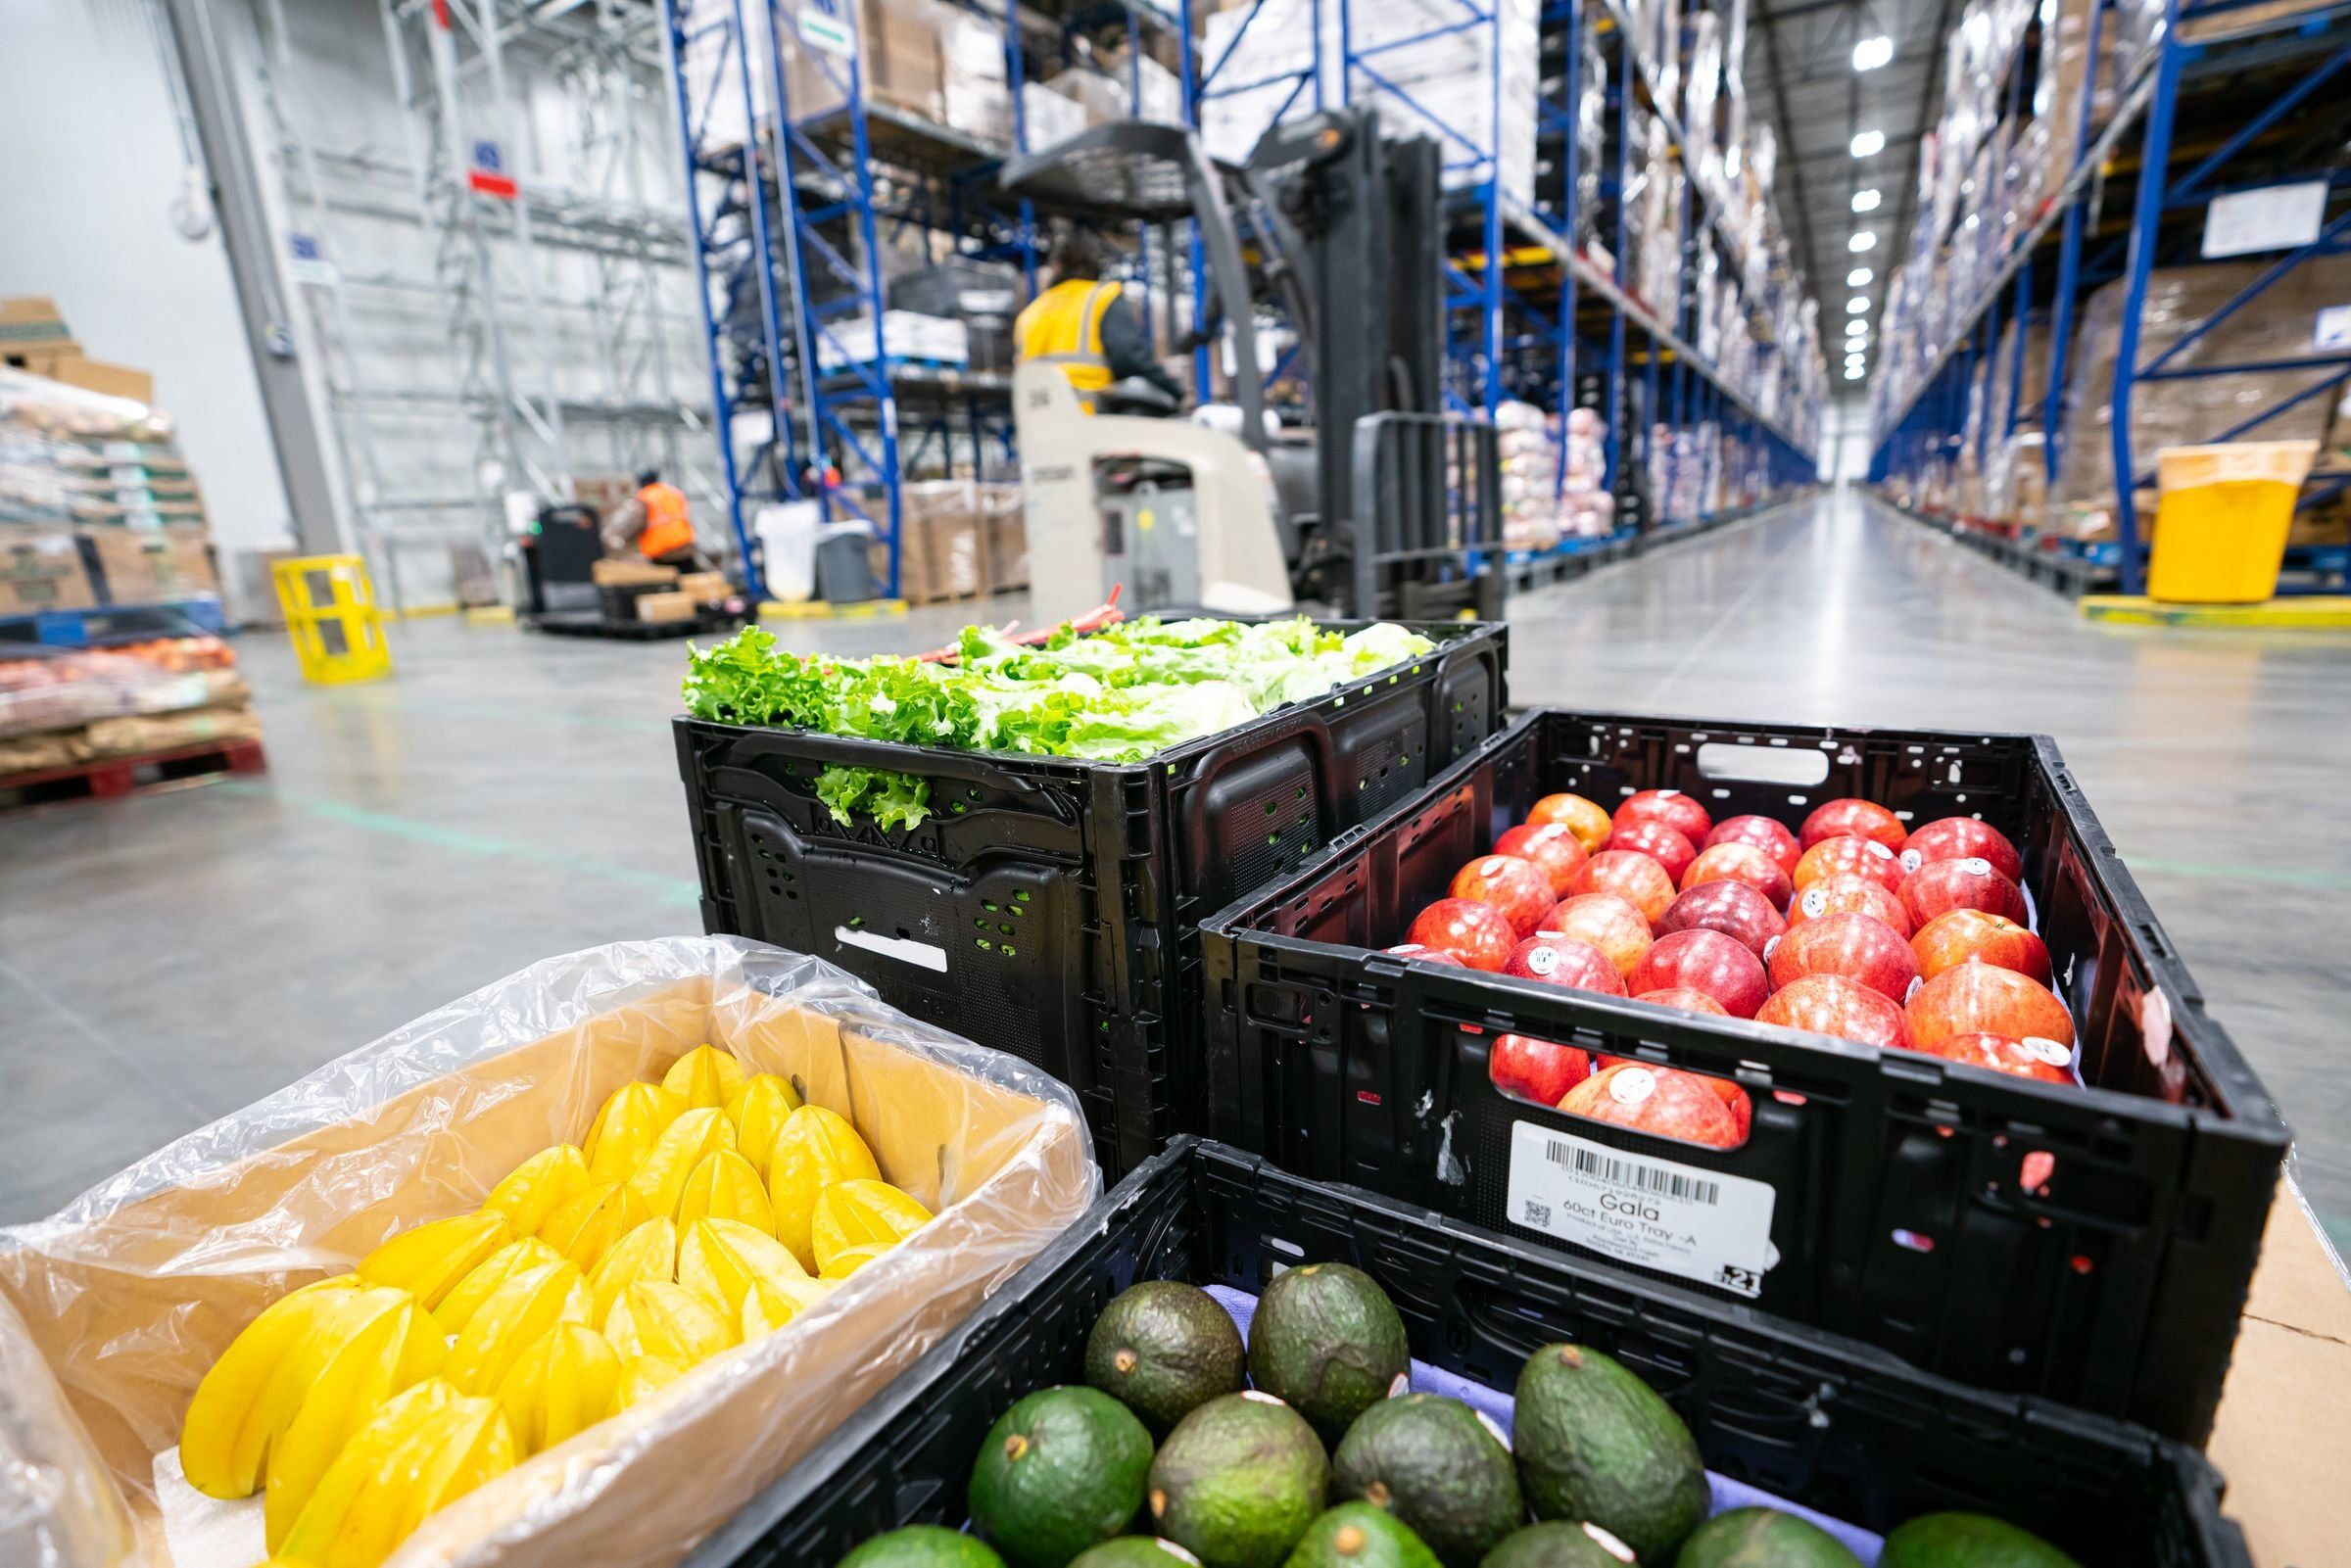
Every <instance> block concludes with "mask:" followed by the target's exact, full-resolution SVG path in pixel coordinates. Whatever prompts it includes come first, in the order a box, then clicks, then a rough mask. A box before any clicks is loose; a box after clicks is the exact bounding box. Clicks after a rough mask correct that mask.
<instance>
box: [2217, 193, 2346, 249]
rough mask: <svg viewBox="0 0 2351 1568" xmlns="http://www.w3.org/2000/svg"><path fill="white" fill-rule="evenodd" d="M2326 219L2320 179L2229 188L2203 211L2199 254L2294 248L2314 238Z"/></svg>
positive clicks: (2325, 200) (2324, 196)
mask: <svg viewBox="0 0 2351 1568" xmlns="http://www.w3.org/2000/svg"><path fill="white" fill-rule="evenodd" d="M2326 221H2327V181H2325V180H2323V179H2313V180H2303V181H2301V182H2299V183H2297V184H2293V185H2264V186H2262V187H2261V188H2260V189H2259V190H2251V191H2231V192H2230V193H2229V194H2228V195H2227V196H2216V197H2214V198H2213V199H2212V205H2211V206H2209V207H2207V208H2205V209H2204V258H2205V260H2206V261H2211V260H2213V259H2215V258H2217V257H2223V256H2251V255H2253V254H2255V253H2256V252H2260V251H2291V250H2297V249H2299V248H2301V247H2302V246H2305V245H2308V244H2310V243H2311V242H2312V241H2314V240H2316V239H2317V238H2318V237H2319V229H2320V227H2321V226H2322V225H2323V224H2324V223H2325V222H2326Z"/></svg>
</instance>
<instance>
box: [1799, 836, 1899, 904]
mask: <svg viewBox="0 0 2351 1568" xmlns="http://www.w3.org/2000/svg"><path fill="white" fill-rule="evenodd" d="M1840 873H1847V874H1850V875H1852V876H1855V877H1866V878H1868V879H1870V880H1871V881H1873V882H1876V883H1877V884H1878V885H1879V886H1880V887H1883V888H1885V889H1886V890H1887V891H1888V892H1890V893H1892V892H1898V891H1899V890H1900V888H1901V885H1902V876H1903V872H1902V863H1901V862H1900V861H1898V860H1896V859H1895V855H1894V851H1893V850H1891V849H1888V848H1887V847H1886V846H1885V845H1884V844H1881V843H1879V842H1878V841H1877V840H1876V839H1875V838H1855V837H1851V836H1849V835H1848V836H1847V837H1843V838H1823V839H1822V840H1821V841H1820V842H1819V843H1817V844H1814V845H1813V846H1812V847H1811V848H1809V849H1807V850H1805V851H1804V854H1803V858H1802V859H1800V860H1799V861H1798V862H1797V863H1796V890H1797V891H1798V892H1799V893H1800V892H1802V891H1803V890H1804V889H1805V888H1807V887H1809V886H1811V885H1812V884H1813V883H1814V882H1816V881H1819V880H1820V879H1822V878H1824V877H1835V876H1837V875H1839V874H1840Z"/></svg>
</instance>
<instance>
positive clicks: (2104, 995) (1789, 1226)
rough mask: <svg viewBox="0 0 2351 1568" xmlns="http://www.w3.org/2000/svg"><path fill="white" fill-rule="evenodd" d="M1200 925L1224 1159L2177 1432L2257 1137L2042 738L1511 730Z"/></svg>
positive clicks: (2238, 1077)
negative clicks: (1371, 824)
mask: <svg viewBox="0 0 2351 1568" xmlns="http://www.w3.org/2000/svg"><path fill="white" fill-rule="evenodd" d="M1205 931H1206V936H1205V942H1206V947H1207V954H1208V957H1207V963H1208V968H1209V976H1210V979H1209V985H1210V994H1211V995H1212V996H1214V997H1215V998H1217V1000H1218V1003H1219V1005H1220V1007H1221V1009H1222V1016H1221V1018H1220V1020H1219V1022H1218V1023H1217V1024H1216V1026H1215V1027H1214V1028H1213V1029H1212V1035H1211V1047H1210V1053H1209V1067H1208V1070H1209V1076H1210V1110H1211V1127H1212V1130H1214V1131H1215V1132H1217V1133H1218V1134H1219V1135H1220V1136H1223V1137H1224V1138H1225V1139H1226V1140H1227V1141H1229V1142H1232V1143H1235V1144H1237V1145H1239V1146H1241V1147H1244V1148H1248V1149H1251V1150H1253V1151H1255V1152H1258V1153H1262V1154H1266V1155H1269V1156H1271V1157H1272V1158H1273V1159H1274V1160H1275V1161H1276V1162H1277V1163H1279V1164H1282V1165H1284V1166H1285V1167H1286V1168H1290V1169H1294V1170H1297V1171H1299V1172H1300V1173H1301V1174H1306V1175H1313V1176H1317V1177H1320V1178H1323V1179H1329V1180H1341V1181H1352V1182H1361V1183H1363V1184H1365V1185H1367V1186H1369V1187H1372V1188H1373V1189H1375V1190H1378V1191H1382V1192H1386V1193H1388V1194H1390V1195H1392V1196H1395V1197H1399V1198H1404V1199H1407V1200H1409V1201H1412V1202H1415V1203H1422V1204H1427V1205H1429V1206H1431V1207H1432V1208H1436V1209H1439V1210H1442V1211H1444V1212H1448V1213H1450V1214H1454V1215H1457V1216H1459V1217H1460V1218H1462V1219H1463V1220H1467V1221H1470V1222H1473V1223H1475V1224H1478V1225H1482V1226H1488V1227H1492V1228H1494V1229H1498V1230H1504V1231H1507V1232H1509V1233H1510V1234H1511V1235H1513V1236H1518V1237H1522V1238H1527V1239H1532V1240H1538V1241H1541V1242H1544V1243H1546V1244H1548V1245H1551V1246H1555V1247H1559V1248H1564V1249H1569V1250H1572V1251H1576V1252H1580V1253H1583V1254H1585V1255H1587V1256H1592V1257H1597V1258H1605V1259H1610V1260H1613V1261H1614V1262H1617V1263H1619V1264H1622V1265H1624V1266H1626V1267H1629V1268H1633V1269H1636V1270H1639V1271H1641V1272H1643V1273H1645V1274H1646V1275H1648V1276H1650V1277H1652V1278H1655V1279H1660V1280H1671V1281H1675V1282H1677V1283H1683V1284H1695V1285H1698V1286H1702V1287H1703V1288H1706V1289H1708V1290H1712V1291H1714V1292H1717V1293H1719V1294H1720V1295H1722V1296H1724V1297H1726V1298H1731V1299H1736V1300H1742V1301H1749V1302H1753V1303H1755V1304H1756V1305H1758V1306H1760V1307H1765V1308H1767V1309H1769V1310H1771V1311H1775V1312H1780V1313H1784V1314H1786V1315H1789V1316H1791V1317H1794V1318H1797V1319H1799V1320H1800V1321H1803V1322H1807V1323H1811V1324H1815V1325H1817V1326H1820V1327H1824V1328H1829V1329H1833V1330H1836V1331H1838V1332H1842V1333H1849V1334H1852V1335H1855V1336H1857V1337H1859V1338H1861V1339H1865V1340H1868V1341H1871V1342H1873V1343H1876V1344H1879V1345H1883V1346H1885V1347H1886V1348H1888V1349H1890V1350H1893V1351H1895V1352H1897V1353H1899V1354H1903V1355H1905V1356H1907V1357H1909V1358H1910V1359H1911V1360H1913V1361H1915V1362H1917V1363H1918V1364H1920V1365H1922V1366H1925V1367H1927V1368H1929V1369H1931V1370H1933V1371H1937V1372H1940V1373H1943V1374H1944V1375H1947V1376H1951V1377H1956V1378H1959V1379H1962V1380H1964V1381H1966V1382H1970V1383H1974V1384H1977V1385H1980V1386H1983V1387H1988V1388H1997V1389H2007V1390H2015V1391H2021V1392H2032V1393H2039V1394H2042V1395H2046V1396H2048V1397H2050V1398H2053V1399H2059V1400H2063V1401H2065V1402H2069V1403H2073V1404H2078V1405H2081V1406H2084V1407H2087V1408H2090V1409H2095V1410H2098V1411H2101V1412H2103V1413H2107V1414H2114V1415H2121V1416H2125V1417H2128V1418H2130V1419H2133V1420H2136V1421H2139V1422H2141V1423H2143V1424H2145V1425H2148V1426H2151V1427H2153V1428H2155V1429H2156V1430H2158V1431H2162V1432H2164V1433H2166V1434H2168V1435H2171V1436H2174V1437H2180V1438H2184V1439H2187V1440H2189V1441H2201V1440H2202V1438H2203V1436H2204V1434H2205V1433H2206V1431H2207V1430H2208V1428H2209V1426H2210V1423H2211V1420H2212V1414H2213V1409H2214V1406H2215V1404H2216V1403H2217V1402H2218V1401H2219V1398H2220V1392H2221V1383H2222V1378H2223V1376H2224V1374H2225V1373H2226V1372H2227V1370H2228V1366H2229V1353H2230V1346H2231V1343H2232V1342H2233V1340H2234V1338H2235V1334H2236V1325H2237V1319H2238V1316H2239V1314H2240V1312H2241V1311H2242V1309H2243V1307H2244V1301H2245V1293H2246V1289H2247V1285H2248V1283H2249V1281H2250V1280H2251V1278H2252V1273H2253V1265H2254V1260H2255V1259H2256V1257H2257V1255H2258V1251H2259V1247H2260V1241H2261V1233H2262V1223H2263V1219H2264V1216H2265V1215H2266V1214H2267V1213H2268V1212H2269V1207H2270V1198H2271V1193H2272V1190H2273V1188H2274V1187H2275V1185H2276V1182H2277V1178H2278V1172H2279V1166H2280V1164H2281V1163H2282V1161H2283V1158H2284V1155H2285V1151H2286V1148H2287V1144H2288V1134H2287V1130H2286V1127H2285V1123H2284V1121H2283V1120H2282V1118H2281V1117H2280V1116H2279V1111H2278V1108H2277V1106H2276V1105H2275V1104H2273V1103H2272V1102H2271V1100H2270V1098H2269V1096H2268V1095H2267V1094H2266V1093H2265V1092H2264V1091H2263V1089H2262V1086H2261V1083H2260V1081H2259V1080H2258V1079H2257V1078H2256V1077H2255V1076H2254V1074H2253V1072H2252V1070H2251V1069H2249V1068H2248V1067H2247V1066H2246V1064H2245V1062H2244V1059H2243V1058H2242V1057H2241V1056H2240V1055H2239V1054H2238V1053H2237V1050H2236V1048H2235V1046H2234V1045H2233V1044H2232V1043H2231V1040H2230V1039H2229V1036H2228V1034H2227V1033H2226V1031H2224V1030H2223V1029H2222V1028H2221V1027H2220V1025H2219V1024H2218V1023H2216V1022H2213V1020H2211V1019H2210V1018H2209V1017H2207V1016H2206V1014H2205V1012H2204V1006H2203V999H2202V996H2201V993H2200V992H2199V991H2198V989H2197V988H2196V985H2195V982H2194V981H2193V980H2192V979H2191V978H2190V977H2189V975H2188V974H2187V972H2186V970H2185V969H2184V968H2183V966H2182V964H2181V963H2180V960H2179V957H2178V955H2177V953H2176V952H2175V951H2174V949H2173V947H2172V945H2171V943H2170V942H2169V940H2168V939H2166V937H2165V936H2164V934H2163V929H2162V927H2160V926H2159V925H2157V924H2156V921H2155V917H2154V914H2153V912H2152V911H2151V910H2150V909H2149V908H2148V906H2147V903H2146V900H2145V899H2144V898H2143V897H2142V896H2141V895H2140V893H2139V891H2138V888H2137V886H2136V884H2135V883H2134V882H2133V880H2132V879H2131V877H2130V874H2129V872H2127V871H2126V870H2125V869H2124V867H2123V864H2122V861H2121V858H2120V857H2119V856H2118V855H2117V854H2116V852H2115V849H2114V845H2113V843H2112V842H2111V841H2110V840H2109V839H2108V838H2107V836H2106V834H2105V832H2104V831H2103V830H2102V829H2101V828H2100V827H2099V826H2098V821H2097V818H2096V817H2095V816H2094V815H2093V814H2092V813H2091V811H2090V809H2089V805H2088V803H2087V801H2086V800H2085V799H2084V798H2083V794H2082V790H2081V788H2080V786H2079V785H2078V784H2076V783H2075V782H2074V779H2073V776H2072V775H2071V774H2070V773H2069V772H2068V771H2067V770H2066V767H2065V764H2064V762H2063V761H2062V759H2061V758H2060V757H2059V755H2058V753H2057V749H2056V747H2055V746H2054V745H2052V744H2051V743H2050V742H2049V741H2048V739H2047V738H2046V737H2045V736H1996V735H1995V736H1985V735H1979V734H1964V735H1954V734H1942V733H1936V732H1905V731H1890V730H1825V729H1816V728H1808V727H1802V726H1794V725H1763V724H1747V723H1740V724H1707V723H1703V722H1699V721H1692V720H1681V719H1655V718H1636V717H1630V716H1624V715H1615V714H1585V713H1570V712H1561V711H1544V712H1539V713H1535V714H1531V715H1528V716H1526V717H1524V718H1522V719H1520V720H1519V721H1518V722H1517V723H1515V724H1514V725H1513V726H1512V727H1511V729H1510V730H1509V731H1508V732H1506V733H1505V734H1504V735H1502V736H1497V737H1495V739H1494V740H1493V741H1491V742H1489V743H1488V744H1487V746H1486V747H1485V748H1484V749H1483V750H1481V751H1480V752H1479V753H1478V755H1476V756H1475V757H1472V758H1470V759H1468V760H1467V761H1465V762H1463V763H1462V764H1460V765H1458V766H1457V767H1456V768H1454V769H1453V770H1452V771H1451V772H1449V773H1448V774H1447V775H1446V776H1445V777H1444V778H1442V779H1440V780H1439V781H1438V782H1437V783H1436V784H1433V785H1432V786H1431V787H1430V789H1429V790H1428V792H1427V793H1426V794H1425V795H1423V796H1422V797H1420V798H1419V799H1417V800H1415V801H1414V802H1413V803H1411V804H1409V805H1407V806H1404V807H1401V808H1399V809H1398V810H1397V811H1395V812H1394V813H1392V814H1391V815H1390V816H1389V817H1388V818H1387V819H1386V820H1384V821H1383V822H1381V823H1380V824H1379V825H1377V826H1376V827H1375V828H1373V829H1372V830H1371V831H1370V832H1367V833H1366V834H1363V835H1360V836H1359V837H1357V838H1356V839H1353V840H1351V841H1348V842H1346V843H1343V844H1341V845H1339V846H1337V847H1336V848H1335V849H1334V850H1333V851H1332V852H1331V853H1330V854H1329V855H1327V856H1325V857H1323V858H1322V859H1321V860H1319V862H1318V863H1317V864H1315V865H1313V866H1311V867H1309V868H1307V869H1305V870H1304V871H1302V872H1300V873H1298V874H1296V875H1295V876H1293V877H1291V878H1289V879H1286V880H1284V881H1283V882H1281V883H1279V884H1277V885H1275V886H1273V887H1271V888H1269V889H1267V890H1266V891H1264V892H1263V893H1260V894H1258V895H1255V896H1252V897H1250V898H1247V899H1244V900H1242V901H1240V902H1238V903H1236V904H1235V905H1234V906H1233V907H1231V908H1230V909H1227V910H1225V911H1223V912H1222V913H1221V914H1219V915H1218V916H1216V917H1213V918H1212V919H1211V920H1210V921H1208V922H1207V923H1206V926H1205Z"/></svg>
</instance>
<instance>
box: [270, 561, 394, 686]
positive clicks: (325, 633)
mask: <svg viewBox="0 0 2351 1568" xmlns="http://www.w3.org/2000/svg"><path fill="white" fill-rule="evenodd" d="M269 570H270V574H271V576H273V577H274V578H275V579H276V581H277V604H278V608H279V609H280V610H282V611H284V612H285V617H286V631H287V633H288V635H290V636H291V637H292V638H293V639H294V653H295V657H297V658H298V659H300V660H301V661H302V673H303V677H304V679H306V680H310V681H315V682H317V683H319V684H320V685H322V686H335V685H340V684H342V683H344V682H347V681H375V680H380V679H382V678H383V677H385V676H387V675H390V674H391V673H392V644H391V643H390V642H389V641H385V638H384V618H383V613H382V612H381V611H380V610H378V609H377V608H376V607H375V589H374V586H373V585H372V584H370V583H369V582H368V580H367V564H366V563H365V562H364V561H362V560H360V558H359V557H358V556H357V555H303V556H298V557H296V558H295V559H293V560H284V561H278V562H275V563H274V564H273V565H271V567H270V569H269Z"/></svg>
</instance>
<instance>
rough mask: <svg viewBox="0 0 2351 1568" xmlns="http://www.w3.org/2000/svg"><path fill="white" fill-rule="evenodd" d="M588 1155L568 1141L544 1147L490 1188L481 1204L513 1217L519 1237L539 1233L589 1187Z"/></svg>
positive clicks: (507, 1216)
mask: <svg viewBox="0 0 2351 1568" xmlns="http://www.w3.org/2000/svg"><path fill="white" fill-rule="evenodd" d="M588 1181H589V1176H588V1157H587V1156H586V1155H584V1154H582V1153H581V1152H580V1151H579V1150H578V1149H576V1148H574V1147H573V1146H572V1145H570V1144H568V1143H559V1144H556V1145H555V1146H554V1147H553V1148H552V1149H542V1150H540V1151H539V1152H538V1153H537V1154H535V1155H533V1156H531V1158H530V1159H528V1160H525V1161H524V1162H523V1163H522V1164H519V1165H516V1166H515V1167H514V1170H513V1173H512V1174H510V1175H508V1176H507V1177H506V1179H505V1180H504V1181H502V1182H500V1183H499V1184H498V1185H497V1186H495V1187H493V1188H491V1189H490V1196H489V1197H487V1198H485V1199H483V1200H482V1207H483V1208H484V1209H485V1210H489V1211H491V1212H496V1213H501V1214H504V1215H505V1216H506V1218H507V1219H509V1220H511V1221H512V1222H513V1225H514V1234H515V1235H517V1236H536V1235H538V1234H539V1227H540V1226H542V1225H544V1224H546V1223H547V1216H548V1215H550V1214H552V1213H553V1212H555V1211H556V1210H557V1209H558V1208H560V1207H562V1206H563V1205H564V1204H566V1203H568V1202H569V1201H570V1200H571V1199H572V1198H573V1197H574V1196H576V1195H577V1194H579V1193H580V1192H582V1191H584V1190H585V1189H586V1188H587V1186H588Z"/></svg>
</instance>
